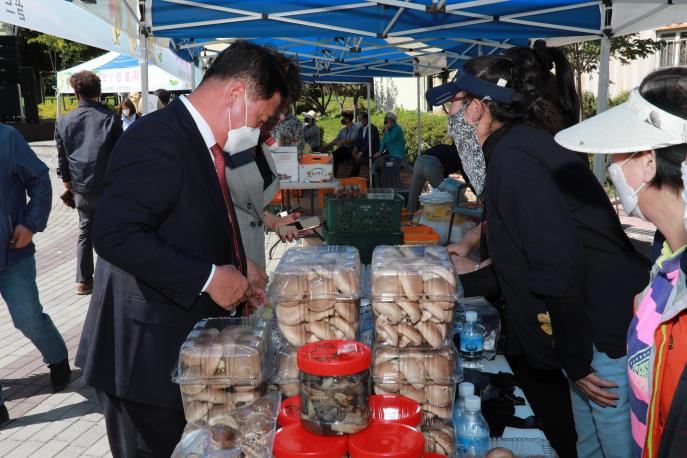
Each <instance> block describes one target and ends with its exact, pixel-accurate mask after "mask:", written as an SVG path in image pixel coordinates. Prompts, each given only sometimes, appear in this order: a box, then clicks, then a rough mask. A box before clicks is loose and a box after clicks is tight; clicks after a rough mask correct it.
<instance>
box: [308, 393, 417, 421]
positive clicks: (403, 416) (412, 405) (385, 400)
mask: <svg viewBox="0 0 687 458" xmlns="http://www.w3.org/2000/svg"><path fill="white" fill-rule="evenodd" d="M299 406H300V404H299ZM370 410H372V421H373V422H377V423H400V424H402V425H408V426H412V427H413V428H417V426H418V425H419V424H420V420H421V419H422V409H421V408H420V404H418V403H417V402H415V401H413V400H412V399H410V398H407V397H405V396H401V395H399V394H375V395H372V396H370Z"/></svg>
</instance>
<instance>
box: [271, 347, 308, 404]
mask: <svg viewBox="0 0 687 458" xmlns="http://www.w3.org/2000/svg"><path fill="white" fill-rule="evenodd" d="M297 352H298V349H296V348H293V347H290V346H288V345H283V344H282V345H280V346H279V347H278V349H277V355H276V359H275V363H276V364H275V365H276V370H275V371H274V376H273V377H272V383H273V384H274V385H276V386H277V387H278V388H279V391H281V394H282V397H284V398H290V397H293V396H297V395H298V394H299V392H300V391H299V389H300V386H301V382H300V381H299V379H298V362H297V358H296V357H297Z"/></svg>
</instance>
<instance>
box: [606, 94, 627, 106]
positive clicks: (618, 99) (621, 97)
mask: <svg viewBox="0 0 687 458" xmlns="http://www.w3.org/2000/svg"><path fill="white" fill-rule="evenodd" d="M629 98H630V91H623V92H621V93H620V94H618V95H616V96H615V97H613V98H611V99H608V106H609V107H615V106H618V105H620V104H621V103H625V102H627V99H629Z"/></svg>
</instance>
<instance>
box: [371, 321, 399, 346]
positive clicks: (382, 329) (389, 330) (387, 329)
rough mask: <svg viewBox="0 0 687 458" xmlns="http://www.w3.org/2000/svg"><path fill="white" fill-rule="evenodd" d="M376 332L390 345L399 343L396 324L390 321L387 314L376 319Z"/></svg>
mask: <svg viewBox="0 0 687 458" xmlns="http://www.w3.org/2000/svg"><path fill="white" fill-rule="evenodd" d="M375 333H376V334H377V337H378V340H379V339H381V342H382V343H385V344H388V345H398V332H396V329H395V328H394V326H393V325H392V324H391V323H390V322H389V318H388V317H387V316H386V315H379V316H378V317H377V320H376V321H375Z"/></svg>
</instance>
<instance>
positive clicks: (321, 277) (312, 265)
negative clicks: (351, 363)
mask: <svg viewBox="0 0 687 458" xmlns="http://www.w3.org/2000/svg"><path fill="white" fill-rule="evenodd" d="M271 296H272V303H273V306H274V310H275V314H276V319H277V324H278V328H279V332H280V334H281V335H282V336H283V337H284V339H285V340H286V342H288V343H289V344H290V345H292V346H294V347H300V346H302V345H305V344H306V343H310V342H317V341H320V340H334V339H341V340H354V339H356V337H357V336H358V324H359V315H360V310H359V309H360V256H359V254H358V250H356V249H355V248H353V247H347V246H316V247H303V248H291V249H290V250H288V251H287V252H286V254H285V255H284V257H283V258H282V260H281V262H280V263H279V265H278V266H277V269H276V270H275V272H274V280H273V282H272V287H271Z"/></svg>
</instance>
